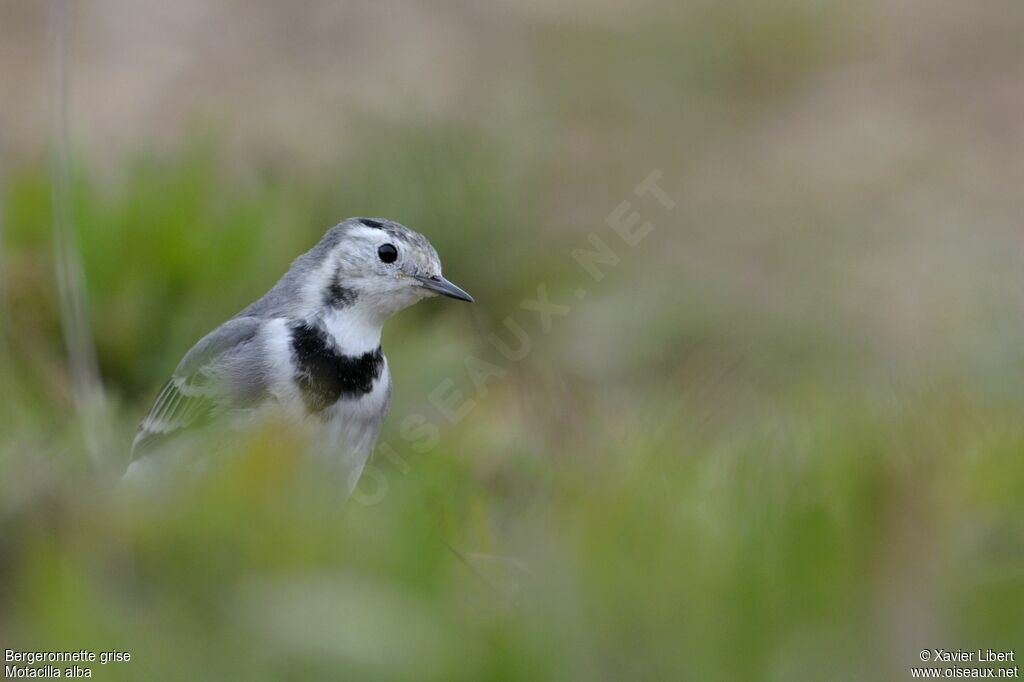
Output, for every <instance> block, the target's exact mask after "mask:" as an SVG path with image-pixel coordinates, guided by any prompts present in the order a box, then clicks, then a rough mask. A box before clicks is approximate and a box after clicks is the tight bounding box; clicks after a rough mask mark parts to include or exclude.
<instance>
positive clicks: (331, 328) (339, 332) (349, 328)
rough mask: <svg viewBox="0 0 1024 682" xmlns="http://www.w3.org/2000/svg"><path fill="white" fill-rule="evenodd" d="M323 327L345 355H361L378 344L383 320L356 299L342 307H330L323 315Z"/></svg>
mask: <svg viewBox="0 0 1024 682" xmlns="http://www.w3.org/2000/svg"><path fill="white" fill-rule="evenodd" d="M323 322H324V328H325V329H326V330H327V333H328V334H329V335H330V336H331V338H332V339H333V340H334V344H335V345H336V346H337V348H338V350H339V351H341V352H342V353H344V354H345V355H362V354H364V353H369V352H371V351H374V350H376V349H377V347H378V346H380V333H381V329H382V328H383V327H384V321H383V320H381V319H380V316H379V315H375V314H372V312H371V311H368V310H367V309H366V308H365V307H363V306H360V305H359V302H358V301H357V302H356V303H355V304H354V305H350V306H346V307H344V308H332V309H330V310H329V311H328V312H327V313H326V314H325V315H324V316H323Z"/></svg>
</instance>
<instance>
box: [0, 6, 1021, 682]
mask: <svg viewBox="0 0 1024 682" xmlns="http://www.w3.org/2000/svg"><path fill="white" fill-rule="evenodd" d="M173 5H174V6H173V7H166V6H164V4H163V3H157V2H133V3H123V2H118V1H115V0H104V1H100V0H91V1H90V2H82V3H79V4H77V5H76V11H75V14H74V23H73V27H74V31H73V42H72V44H71V46H70V48H69V49H70V54H71V62H70V63H71V69H70V73H69V79H70V84H71V89H70V91H69V95H70V121H71V134H72V140H73V142H74V145H73V152H74V153H73V158H74V167H73V191H72V193H71V197H70V204H71V209H72V211H73V214H72V215H73V219H74V227H75V230H76V234H77V237H78V241H79V247H80V252H81V258H82V261H83V263H84V272H85V280H86V285H87V292H88V310H89V314H90V317H91V320H92V324H93V327H94V330H95V343H96V350H97V354H98V362H99V367H100V370H101V375H102V379H103V384H104V389H105V407H104V408H103V410H102V412H101V413H100V419H99V420H98V421H95V420H93V421H83V420H82V419H81V418H80V417H79V416H78V414H79V413H78V410H76V406H75V401H74V397H73V391H72V382H71V379H70V377H69V376H68V372H67V369H66V367H67V362H66V359H65V350H64V342H63V339H62V336H61V330H60V321H59V306H58V300H57V296H56V285H55V281H56V276H55V272H54V266H53V256H52V253H53V245H52V239H53V237H52V222H53V215H52V211H53V208H52V205H51V195H52V191H53V188H52V187H51V185H50V180H49V178H50V175H49V172H48V168H47V156H46V140H47V126H46V121H47V107H48V106H49V103H50V100H49V99H48V97H47V95H46V63H47V59H48V57H47V54H46V52H45V45H46V41H45V37H46V33H45V20H46V16H45V8H44V7H41V3H34V2H28V1H27V0H26V1H25V2H9V3H5V4H4V5H3V7H2V8H0V49H2V50H3V54H4V55H5V56H4V58H2V59H0V99H2V100H3V104H2V105H0V106H2V107H3V110H2V111H6V113H5V114H4V125H3V126H2V129H0V160H2V161H3V167H2V169H0V171H2V176H0V177H2V187H3V192H2V195H0V197H2V198H0V202H2V205H0V216H2V217H0V226H2V248H0V257H2V261H0V262H2V270H0V275H2V299H0V313H2V316H0V324H2V328H0V343H2V346H0V390H2V394H0V395H2V405H3V408H2V409H0V643H2V645H3V646H4V647H10V648H15V649H34V650H47V649H57V648H60V649H64V648H67V649H79V648H91V649H94V650H97V651H99V650H109V649H119V650H122V651H125V650H127V651H129V652H130V653H131V655H132V662H131V663H128V664H118V665H108V666H104V667H100V666H96V667H95V672H94V678H96V679H104V680H107V679H109V680H118V679H125V680H129V679H131V680H134V679H147V680H149V679H152V680H162V679H167V680H181V679H190V680H206V679H209V680H225V679H245V680H263V679H266V680H281V679H286V680H311V679H416V680H422V679H438V680H452V679H467V680H475V679H523V678H530V679H534V678H542V679H566V678H568V679H595V678H596V679H624V678H650V679H713V680H729V679H735V680H757V679H765V680H792V679H809V680H811V679H814V680H816V679H865V680H876V679H906V678H908V677H909V668H910V667H911V666H913V665H916V664H917V663H918V652H919V651H920V650H921V649H925V648H935V647H947V648H958V647H959V648H965V649H971V648H974V649H976V648H979V647H981V648H987V647H992V648H995V649H1016V650H1017V651H1018V654H1021V653H1024V651H1022V649H1021V647H1022V645H1024V496H1022V494H1021V491H1022V490H1024V457H1022V455H1024V421H1022V419H1021V415H1022V414H1024V390H1022V388H1021V386H1022V383H1021V381H1020V377H1021V372H1022V367H1024V362H1022V361H1024V354H1022V351H1021V349H1022V348H1024V324H1022V320H1024V317H1022V312H1024V275H1022V272H1024V270H1022V266H1024V241H1022V239H1024V237H1022V234H1024V233H1022V232H1021V225H1020V216H1021V215H1024V211H1022V209H1024V205H1022V200H1021V197H1022V195H1021V192H1020V188H1021V186H1022V181H1024V171H1022V166H1021V164H1020V158H1022V155H1021V153H1022V152H1024V118H1021V117H1020V115H1019V114H1020V111H1021V104H1022V99H1021V98H1022V96H1024V95H1022V92H1021V90H1020V88H1019V87H1017V86H1018V84H1019V83H1020V82H1021V81H1020V78H1021V76H1022V75H1024V73H1022V68H1024V47H1022V45H1024V43H1021V41H1020V40H1019V36H1020V35H1021V30H1022V29H1024V25H1022V16H1021V13H1020V12H1019V9H1018V7H1017V5H1016V4H1015V3H1014V2H1013V0H1006V1H1005V2H992V3H986V4H985V5H984V6H981V5H978V4H976V3H961V2H954V1H952V0H951V1H949V2H945V1H936V0H928V1H925V0H874V1H872V2H867V3H861V4H858V5H856V6H853V5H850V4H849V3H838V2H808V1H807V0H783V1H782V2H771V3H768V2H755V3H749V2H691V3H668V2H664V3H663V2H657V1H653V0H652V1H650V2H640V3H631V4H628V5H627V4H623V5H622V6H621V7H620V6H617V5H616V4H615V3H605V2H601V3H578V2H573V1H572V0H563V1H562V2H559V3H525V4H524V3H506V2H502V1H500V0H494V1H493V2H488V3H483V4H481V3H461V2H451V3H440V4H438V5H437V6H429V7H428V6H420V5H417V4H415V3H413V2H408V3H406V2H393V3H379V4H378V3H372V4H371V3H348V4H344V5H337V4H335V3H327V2H322V3H315V2H314V3H309V4H308V6H307V5H305V4H304V5H303V6H301V7H295V6H292V5H288V4H285V3H271V2H256V3H251V2H245V3H242V2H224V3H220V4H218V5H216V6H212V7H211V6H208V4H207V3H200V2H194V3H193V2H184V3H176V4H173ZM652 171H659V172H660V173H661V177H662V180H661V184H662V186H663V187H664V188H665V189H666V191H667V192H668V193H669V194H670V195H671V196H672V198H673V200H674V202H675V207H674V208H672V209H671V210H668V209H666V208H664V207H663V206H662V205H660V204H659V203H658V202H657V201H654V200H653V199H652V198H651V197H649V196H648V197H637V196H636V195H635V194H634V191H633V190H634V187H635V186H636V185H637V184H638V183H640V182H641V181H642V180H644V179H645V178H646V177H648V175H649V174H650V173H651V172H652ZM623 201H629V202H630V207H631V209H632V210H636V211H637V212H638V213H640V214H641V215H642V217H643V219H645V220H649V221H650V222H651V223H652V225H653V226H654V230H653V231H652V232H651V234H650V235H649V236H648V237H647V238H646V239H645V240H644V241H643V242H642V243H641V244H639V245H638V246H637V247H636V248H632V249H631V248H628V247H625V246H623V245H622V243H621V242H615V241H614V240H616V239H618V238H617V237H616V236H615V234H614V233H613V232H612V231H611V230H610V229H609V227H608V226H607V224H606V219H607V217H608V216H609V214H611V212H612V211H613V210H614V209H615V208H616V207H617V206H619V205H620V204H621V203H622V202H623ZM350 215H369V216H373V215H379V216H386V217H390V218H393V219H396V220H399V221H401V222H403V223H405V224H407V225H410V226H412V227H414V228H416V229H419V230H421V231H423V232H424V233H426V234H427V235H428V236H429V237H430V238H431V239H432V241H433V242H434V244H435V245H436V246H437V247H438V250H439V251H440V253H441V254H442V257H443V259H444V262H445V270H446V274H448V276H449V277H450V278H451V279H453V280H454V281H456V282H458V283H459V284H461V285H463V286H464V287H465V288H466V289H467V290H469V291H471V292H472V293H473V294H474V295H476V297H477V301H478V302H477V304H476V305H475V306H472V307H469V306H462V305H457V304H448V303H445V302H440V301H433V302H428V303H424V304H421V305H419V306H417V307H415V308H413V309H410V310H408V311H406V312H404V313H403V314H402V315H400V316H399V317H398V318H396V319H395V320H394V321H393V323H392V324H391V325H390V326H389V327H388V328H387V329H386V330H385V339H384V344H385V349H386V351H387V353H388V356H389V359H390V361H391V365H392V370H393V372H394V375H395V377H396V393H395V403H394V406H393V411H392V416H391V418H390V419H389V422H388V426H387V430H386V432H385V434H384V436H383V437H382V442H384V443H386V444H387V446H388V448H389V450H388V453H389V454H390V453H394V454H390V456H381V452H378V457H377V458H376V460H375V462H374V466H375V471H376V473H377V474H379V475H378V476H376V477H375V478H374V479H373V480H369V481H367V482H366V483H367V485H366V487H365V488H364V490H363V496H362V497H361V498H360V499H361V500H362V501H354V502H350V503H348V504H345V505H341V504H339V503H338V501H337V496H336V494H335V493H334V491H331V490H324V489H323V487H322V486H318V485H316V484H313V483H311V482H310V480H309V478H308V476H307V472H305V470H304V467H303V463H302V461H301V458H299V457H298V456H297V455H296V453H295V452H294V447H291V444H290V442H289V441H288V438H287V435H286V434H279V433H258V434H252V435H251V436H250V437H248V438H246V439H245V440H244V442H241V443H239V445H238V450H239V456H238V457H236V458H231V459H227V460H226V461H225V462H224V464H223V465H221V466H218V467H216V468H215V469H214V470H213V471H212V472H211V473H210V474H209V475H208V476H207V477H204V478H203V479H201V480H193V479H190V478H185V479H183V480H179V481H170V482H168V485H167V486H166V487H165V488H163V489H161V490H159V491H154V492H153V493H152V494H149V495H146V496H145V497H139V496H135V497H133V496H131V495H128V494H125V493H124V492H123V491H121V492H118V489H117V488H116V480H117V477H118V475H119V473H120V471H121V470H122V469H123V466H124V464H125V461H126V458H127V448H128V443H129V442H130V439H131V436H132V433H133V430H134V427H135V424H137V422H138V421H139V419H140V418H141V417H142V416H143V414H144V413H145V412H146V410H147V409H148V406H149V403H150V401H151V400H152V399H153V397H154V395H155V393H156V390H157V388H158V387H159V386H160V385H161V384H162V382H163V381H164V380H165V378H166V377H167V375H168V373H169V372H170V371H171V370H172V369H173V367H174V365H175V364H176V362H177V360H178V359H179V358H180V356H181V354H182V353H183V352H184V351H185V350H186V349H187V348H188V347H189V346H190V345H191V343H193V342H194V341H195V340H196V339H197V338H199V337H200V336H202V335H203V334H204V333H205V332H206V331H207V330H209V329H210V328H211V327H213V326H214V325H216V324H217V323H219V322H220V321H222V320H223V319H225V318H226V317H229V316H230V315H232V314H234V313H235V312H236V311H237V310H238V309H240V308H241V307H243V306H244V305H245V304H246V303H248V302H249V301H250V300H252V299H253V298H254V297H256V296H258V295H259V294H261V293H262V292H263V291H265V290H266V289H267V288H268V287H269V286H270V285H271V284H272V283H273V282H274V281H275V280H276V279H277V277H279V276H280V274H281V273H282V272H284V270H285V269H286V268H287V267H288V263H289V262H290V260H291V259H292V258H294V257H295V256H296V255H298V254H299V253H301V252H302V251H303V250H305V249H306V248H308V247H309V246H310V245H311V244H312V243H314V242H315V241H316V240H317V239H318V238H319V236H320V235H321V234H322V232H323V231H324V230H325V229H326V228H327V227H329V226H331V225H333V224H334V223H336V222H338V221H339V220H340V219H342V218H343V217H346V216H350ZM592 233H594V234H598V235H600V236H601V237H602V238H604V239H605V240H606V241H608V242H609V243H612V244H615V245H616V249H617V252H618V254H619V255H620V256H621V262H620V263H619V264H618V265H616V266H614V267H609V268H607V272H608V275H607V277H606V278H605V279H603V280H602V281H601V282H598V283H594V282H592V281H591V280H590V279H589V278H588V277H587V275H586V274H585V272H583V271H582V270H581V269H580V267H579V266H578V265H577V263H576V262H575V261H574V260H573V259H572V257H571V252H572V250H573V249H574V248H580V247H583V246H586V245H587V243H588V242H587V239H588V235H590V234H592ZM538 285H544V286H545V287H546V291H547V293H548V295H549V296H550V297H551V299H552V300H553V301H555V302H558V303H562V304H565V305H568V306H570V308H571V309H570V310H569V312H568V313H567V314H566V315H565V316H560V317H556V318H555V319H554V321H553V325H552V328H551V329H550V330H548V331H545V330H544V329H543V328H542V326H541V324H540V322H541V321H540V318H539V317H537V316H536V315H535V314H534V313H531V312H530V311H528V310H524V309H523V308H522V307H521V302H522V301H523V300H525V299H530V298H535V297H536V294H537V287H538ZM581 286H585V287H586V288H587V296H586V297H585V299H583V300H578V299H577V298H576V296H575V292H576V290H577V289H578V288H579V287H581ZM509 316H512V317H514V318H515V319H517V320H519V321H520V323H521V324H522V326H523V328H524V329H525V330H526V331H527V333H528V334H529V335H530V338H531V340H532V342H533V343H532V350H531V351H530V353H529V354H528V355H527V356H526V357H525V358H524V359H522V360H521V361H518V362H514V363H510V362H506V361H504V360H502V359H501V356H500V355H498V354H497V353H496V352H495V350H494V348H493V347H492V345H491V344H490V343H489V342H488V335H489V334H491V333H504V332H503V330H504V326H503V324H504V320H505V319H506V318H507V317H509ZM469 356H473V357H477V358H481V359H485V360H487V361H489V362H492V363H496V364H498V365H499V366H501V367H502V369H503V370H504V371H505V372H506V374H505V375H504V376H503V377H502V378H501V379H500V380H494V381H492V382H491V383H488V385H487V390H486V394H482V393H478V392H476V391H475V390H474V386H473V383H472V380H471V378H470V376H469V373H468V371H467V368H466V366H465V358H467V357H469ZM446 379H448V380H451V382H452V383H451V386H452V387H453V388H454V389H455V390H460V391H462V392H463V393H464V394H465V395H466V396H467V397H468V398H471V399H472V400H473V401H474V402H473V405H474V407H473V408H472V411H471V412H470V413H469V415H468V416H467V417H466V418H464V419H462V420H459V421H458V423H456V424H452V423H450V422H449V421H448V420H446V419H445V417H444V415H443V414H441V413H440V412H439V411H438V410H437V408H436V407H435V406H434V405H433V404H432V403H431V402H430V400H429V398H428V396H429V395H430V393H431V391H432V390H434V389H436V387H437V386H438V385H439V384H441V382H444V381H445V380H446ZM410 416H420V417H422V418H423V419H424V420H425V421H426V422H428V423H430V424H432V425H434V426H436V427H437V429H438V432H437V433H438V438H437V439H436V440H437V442H436V445H434V446H433V447H420V445H422V443H421V442H420V441H417V440H409V439H407V438H405V437H404V434H403V430H402V424H403V421H404V420H406V419H407V418H409V417H410ZM91 448H92V449H93V450H94V454H93V455H90V449H91ZM370 483H373V484H374V485H372V486H371V485H368V484H370Z"/></svg>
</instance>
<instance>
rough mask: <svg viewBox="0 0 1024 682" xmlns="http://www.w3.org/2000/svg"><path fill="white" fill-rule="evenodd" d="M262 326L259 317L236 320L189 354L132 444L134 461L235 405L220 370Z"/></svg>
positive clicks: (159, 396)
mask: <svg viewBox="0 0 1024 682" xmlns="http://www.w3.org/2000/svg"><path fill="white" fill-rule="evenodd" d="M261 324H262V322H261V320H259V319H257V318H255V317H238V318H234V319H232V320H229V321H227V322H225V323H224V324H222V325H221V326H220V327H218V328H217V329H215V330H213V331H212V332H210V333H209V334H207V335H206V336H204V337H203V338H202V339H200V340H199V342H198V343H196V345H194V346H193V347H192V348H191V349H190V350H189V351H188V352H187V353H186V354H185V357H184V358H182V360H181V362H180V363H178V367H177V369H175V370H174V375H173V376H172V377H171V378H170V379H169V380H168V381H167V383H166V384H164V387H163V388H162V389H161V390H160V393H159V394H158V395H157V398H156V401H155V403H154V404H153V408H152V409H151V410H150V411H149V415H148V416H147V417H146V418H145V419H144V420H143V421H142V423H141V424H140V425H139V429H138V431H137V432H136V434H135V441H134V442H133V443H132V459H136V458H138V457H139V456H140V455H141V454H144V453H145V452H146V451H147V450H149V449H151V448H152V446H154V445H156V444H157V443H161V442H163V441H165V440H167V439H168V438H170V437H172V436H174V435H176V434H178V433H181V432H183V431H185V430H188V429H191V428H195V427H198V426H201V425H202V424H204V423H206V422H208V421H209V420H210V419H211V418H213V417H215V416H216V415H217V414H219V413H220V412H222V411H224V410H225V409H229V408H230V407H231V406H232V403H233V401H234V397H233V396H232V394H231V392H230V391H229V390H225V387H224V386H222V385H219V382H218V378H219V376H220V374H221V372H220V371H218V370H220V369H222V365H223V364H224V363H225V361H226V358H227V357H229V356H230V355H231V354H233V353H237V352H239V350H240V349H241V348H242V347H243V346H244V345H246V344H248V343H249V342H250V341H252V340H253V339H254V338H255V337H256V335H257V334H258V333H259V330H260V327H261Z"/></svg>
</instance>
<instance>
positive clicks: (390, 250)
mask: <svg viewBox="0 0 1024 682" xmlns="http://www.w3.org/2000/svg"><path fill="white" fill-rule="evenodd" d="M377 255H378V256H380V259H381V260H382V261H384V262H385V263H394V262H395V261H396V260H398V249H396V248H395V245H394V244H383V245H381V247H380V248H379V249H377Z"/></svg>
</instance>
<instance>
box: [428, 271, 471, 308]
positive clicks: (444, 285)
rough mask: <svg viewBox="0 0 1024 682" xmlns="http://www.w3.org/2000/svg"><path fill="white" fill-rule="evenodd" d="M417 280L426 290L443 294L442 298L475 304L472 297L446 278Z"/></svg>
mask: <svg viewBox="0 0 1024 682" xmlns="http://www.w3.org/2000/svg"><path fill="white" fill-rule="evenodd" d="M416 279H417V280H419V283H420V285H421V286H422V287H423V288H424V289H429V290H431V291H433V292H436V293H439V294H441V295H442V296H450V297H451V298H457V299H459V300H460V301H468V302H470V303H472V302H473V297H472V296H470V295H469V294H467V293H466V292H465V291H463V290H462V289H460V288H459V287H457V286H455V285H454V284H452V283H451V282H449V281H448V280H446V279H445V278H444V277H416Z"/></svg>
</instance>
